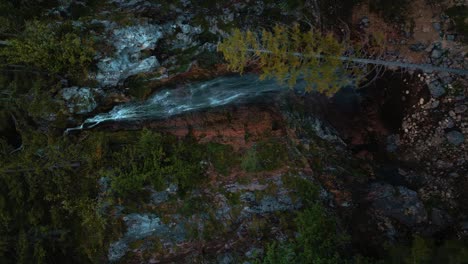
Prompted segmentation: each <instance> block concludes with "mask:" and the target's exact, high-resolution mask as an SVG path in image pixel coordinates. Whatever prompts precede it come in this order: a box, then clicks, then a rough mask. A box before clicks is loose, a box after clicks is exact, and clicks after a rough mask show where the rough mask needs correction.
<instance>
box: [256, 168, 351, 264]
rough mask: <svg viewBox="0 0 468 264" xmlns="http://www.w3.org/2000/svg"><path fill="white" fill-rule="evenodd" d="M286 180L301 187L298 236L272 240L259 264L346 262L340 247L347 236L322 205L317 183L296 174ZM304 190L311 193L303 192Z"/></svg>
mask: <svg viewBox="0 0 468 264" xmlns="http://www.w3.org/2000/svg"><path fill="white" fill-rule="evenodd" d="M289 180H290V181H291V183H294V184H298V185H297V186H302V188H301V189H300V191H299V196H300V197H301V199H303V201H304V206H305V209H304V210H303V211H302V212H299V213H298V215H297V216H296V218H295V221H294V222H295V226H296V231H297V233H298V235H297V236H296V237H295V238H294V239H292V240H290V241H287V242H283V243H276V242H273V243H271V244H270V245H269V246H268V247H267V251H266V254H265V257H264V258H263V260H262V261H261V262H260V263H263V264H276V263H314V264H315V263H317V264H319V263H320V264H322V263H323V264H325V263H330V264H332V263H344V262H346V260H345V257H343V256H344V254H343V250H344V246H345V245H346V243H347V240H348V239H347V236H346V235H345V233H343V232H342V231H340V230H339V228H338V222H337V220H336V218H335V217H334V216H333V215H331V214H329V213H328V212H327V211H326V209H325V207H324V206H323V205H322V204H321V202H320V200H319V199H318V192H317V188H316V186H315V185H313V184H312V183H310V182H309V181H307V180H303V179H300V178H296V177H293V178H291V179H289ZM301 184H302V185H301ZM303 190H310V192H308V193H303Z"/></svg>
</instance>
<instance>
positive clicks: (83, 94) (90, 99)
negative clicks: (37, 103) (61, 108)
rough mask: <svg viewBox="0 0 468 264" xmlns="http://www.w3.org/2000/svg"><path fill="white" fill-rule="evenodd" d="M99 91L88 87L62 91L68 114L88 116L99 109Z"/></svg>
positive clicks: (75, 87) (69, 88)
mask: <svg viewBox="0 0 468 264" xmlns="http://www.w3.org/2000/svg"><path fill="white" fill-rule="evenodd" d="M97 92H98V89H93V88H88V87H77V86H74V87H68V88H63V89H62V90H61V91H60V95H61V96H62V98H63V99H64V100H65V105H66V107H67V109H68V112H69V113H71V114H88V113H90V112H92V111H93V110H94V109H96V107H97V103H96V93H97Z"/></svg>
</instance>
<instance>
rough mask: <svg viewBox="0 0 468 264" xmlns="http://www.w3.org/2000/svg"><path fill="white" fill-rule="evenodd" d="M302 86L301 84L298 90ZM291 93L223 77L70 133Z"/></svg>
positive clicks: (253, 79)
mask: <svg viewBox="0 0 468 264" xmlns="http://www.w3.org/2000/svg"><path fill="white" fill-rule="evenodd" d="M301 84H302V82H299V84H298V85H297V86H301ZM287 89H288V88H287V87H285V86H281V85H279V84H278V83H277V82H276V81H274V80H265V81H260V80H259V79H258V76H256V75H243V76H232V77H219V78H216V79H213V80H210V81H205V82H200V83H195V84H190V85H187V86H184V87H181V88H177V89H166V90H161V91H159V92H157V93H156V94H154V95H153V96H151V97H150V98H149V99H148V100H146V101H144V102H137V103H135V102H133V103H125V104H122V105H118V106H116V107H114V109H112V110H111V111H110V112H108V113H103V114H99V115H96V116H94V117H92V118H89V119H87V120H85V121H84V123H83V124H82V125H81V126H79V127H77V128H70V129H67V132H69V131H71V130H81V129H87V128H92V127H95V126H97V125H99V124H101V123H103V122H107V121H135V120H148V119H161V118H166V117H170V116H174V115H178V114H182V113H186V112H189V111H198V110H202V109H208V108H214V107H218V106H223V105H227V104H231V103H234V102H246V101H248V100H250V99H254V98H259V97H262V96H269V95H271V93H272V92H280V91H287Z"/></svg>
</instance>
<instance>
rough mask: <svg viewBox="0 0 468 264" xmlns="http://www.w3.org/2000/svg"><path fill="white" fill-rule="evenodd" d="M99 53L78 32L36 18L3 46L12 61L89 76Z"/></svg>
mask: <svg viewBox="0 0 468 264" xmlns="http://www.w3.org/2000/svg"><path fill="white" fill-rule="evenodd" d="M94 54H95V51H94V49H93V48H92V43H91V42H90V41H88V40H86V39H84V38H82V37H80V36H79V35H78V34H77V33H75V32H63V33H62V34H60V28H58V26H51V25H47V24H45V23H43V22H39V21H33V22H28V23H27V24H26V29H25V30H24V32H23V33H22V34H21V36H19V37H17V38H14V39H10V40H8V45H7V46H6V47H3V48H2V49H1V50H0V57H3V58H4V59H5V60H6V62H7V63H9V64H24V65H26V66H32V67H35V68H39V69H41V70H45V71H48V72H49V73H52V74H56V73H66V74H69V75H71V76H74V77H75V78H79V77H82V76H86V74H87V71H88V68H89V66H90V64H91V62H92V61H93V56H94Z"/></svg>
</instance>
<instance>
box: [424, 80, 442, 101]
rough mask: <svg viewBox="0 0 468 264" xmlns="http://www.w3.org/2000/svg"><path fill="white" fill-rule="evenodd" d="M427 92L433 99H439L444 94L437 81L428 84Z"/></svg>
mask: <svg viewBox="0 0 468 264" xmlns="http://www.w3.org/2000/svg"><path fill="white" fill-rule="evenodd" d="M428 87H429V91H430V93H431V95H432V97H434V98H439V97H441V96H442V95H444V94H445V88H444V87H443V85H442V84H441V83H440V82H439V81H437V80H436V81H433V82H431V83H429V84H428Z"/></svg>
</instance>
